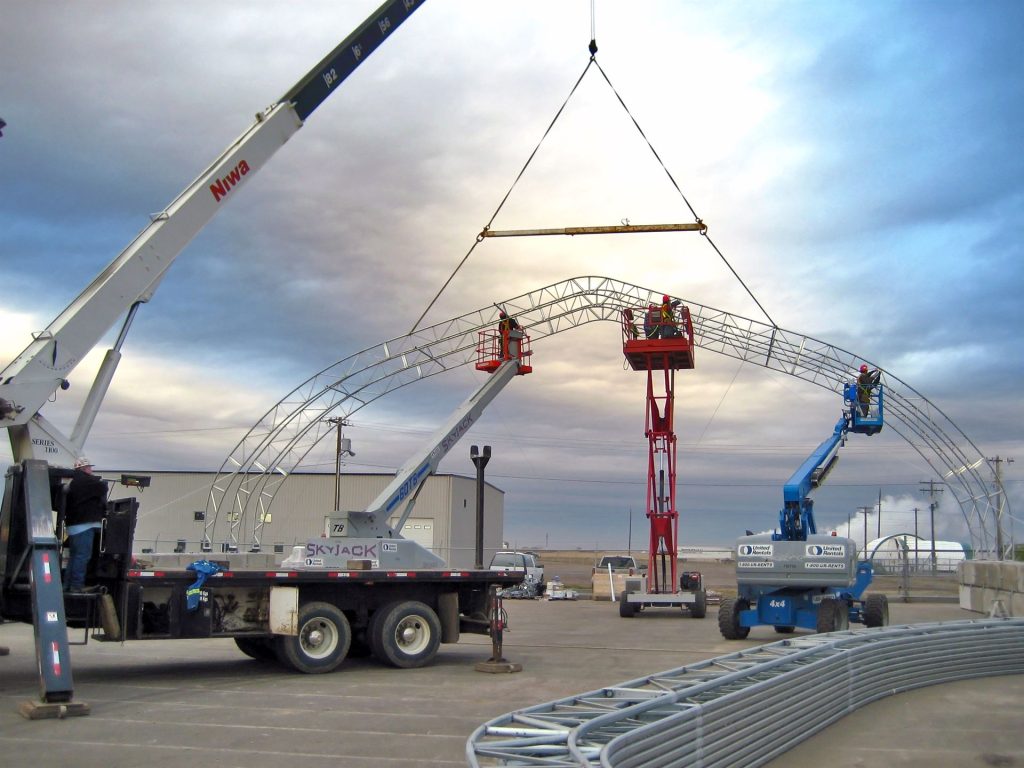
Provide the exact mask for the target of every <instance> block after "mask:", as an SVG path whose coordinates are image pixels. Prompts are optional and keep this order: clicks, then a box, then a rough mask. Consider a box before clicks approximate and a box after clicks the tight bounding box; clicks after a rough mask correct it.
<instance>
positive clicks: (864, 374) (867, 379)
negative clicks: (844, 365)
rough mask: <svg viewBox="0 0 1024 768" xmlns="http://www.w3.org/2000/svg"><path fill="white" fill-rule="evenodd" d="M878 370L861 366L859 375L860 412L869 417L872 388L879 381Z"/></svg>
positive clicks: (858, 398)
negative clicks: (870, 369)
mask: <svg viewBox="0 0 1024 768" xmlns="http://www.w3.org/2000/svg"><path fill="white" fill-rule="evenodd" d="M877 374H878V372H877V371H874V372H872V371H869V370H868V367H867V366H866V365H862V366H861V367H860V375H859V376H858V377H857V402H858V403H859V404H860V412H861V415H863V416H864V418H867V415H868V411H869V410H871V389H872V387H874V386H875V384H876V383H877V382H878V377H877Z"/></svg>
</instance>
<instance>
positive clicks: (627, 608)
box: [619, 592, 636, 619]
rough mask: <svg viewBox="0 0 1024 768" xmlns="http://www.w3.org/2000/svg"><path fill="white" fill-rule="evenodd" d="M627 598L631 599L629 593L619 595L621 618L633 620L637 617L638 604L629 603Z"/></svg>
mask: <svg viewBox="0 0 1024 768" xmlns="http://www.w3.org/2000/svg"><path fill="white" fill-rule="evenodd" d="M627 597H629V592H620V593H619V616H621V617H622V618H624V619H632V618H633V617H634V616H636V603H631V602H629V601H628V600H627V599H626V598H627Z"/></svg>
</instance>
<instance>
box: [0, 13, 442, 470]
mask: <svg viewBox="0 0 1024 768" xmlns="http://www.w3.org/2000/svg"><path fill="white" fill-rule="evenodd" d="M423 2H424V0H389V2H385V3H384V4H383V5H381V6H380V7H379V8H377V10H376V11H375V12H374V13H373V14H372V15H371V16H370V17H369V18H367V19H366V21H364V22H363V23H362V25H360V26H359V28H357V29H356V30H355V31H354V32H353V33H352V34H350V35H349V36H348V37H347V38H345V40H344V41H342V42H341V43H340V44H339V45H338V46H337V47H336V48H335V49H334V50H333V51H331V53H329V54H328V55H327V56H326V57H325V58H324V59H323V60H322V61H321V62H320V63H319V64H317V66H316V67H314V68H313V69H312V70H310V71H309V72H308V73H307V74H306V75H305V76H304V77H303V78H302V79H301V80H300V81H299V82H298V83H297V84H296V85H295V86H294V87H293V88H292V89H291V90H290V91H289V92H288V93H286V94H285V95H284V96H283V97H282V98H281V99H280V100H279V101H278V102H277V103H275V104H273V105H272V106H270V107H268V108H267V109H266V110H265V111H263V112H260V113H258V114H257V115H256V122H255V123H254V124H253V125H252V126H251V127H250V128H249V129H248V130H247V131H246V132H245V133H243V134H242V135H241V136H239V137H238V139H236V140H235V141H234V142H232V143H231V145H230V146H229V147H228V148H227V149H226V150H225V151H224V152H223V153H222V154H221V155H220V157H218V158H217V159H216V160H214V162H213V163H212V164H211V165H210V166H209V167H208V168H207V169H206V170H205V171H203V173H202V174H201V175H200V176H199V177H198V178H197V179H196V180H195V181H193V182H192V183H191V184H190V185H189V186H188V187H187V188H186V189H185V190H184V191H183V192H182V193H181V194H180V195H179V196H178V197H177V198H176V199H175V200H174V201H173V202H172V203H171V204H170V205H169V206H167V208H166V209H164V210H163V211H161V212H160V213H158V214H155V215H154V216H153V217H152V221H151V223H150V224H149V226H147V227H146V228H145V229H144V230H142V232H141V233H139V235H138V236H137V237H136V238H135V239H134V240H133V241H132V242H131V243H130V244H129V245H128V247H127V248H125V250H124V251H122V252H121V254H120V255H119V256H117V258H115V259H114V260H113V261H112V262H111V263H110V264H109V265H108V266H107V267H106V269H104V270H103V272H101V273H100V274H99V276H97V277H96V279H95V280H93V281H92V283H91V284H90V285H89V286H88V287H87V288H86V289H85V290H84V291H82V293H81V294H80V295H79V296H78V297H77V298H76V299H75V300H74V301H73V302H71V304H70V305H69V306H68V307H67V308H66V309H65V310H64V311H63V312H61V314H60V315H58V317H57V318H56V319H55V320H54V321H53V322H52V323H50V325H49V326H47V328H46V329H45V330H44V331H41V332H39V333H36V334H34V335H33V338H34V340H33V342H32V343H31V344H30V345H29V346H28V347H27V348H26V349H25V350H24V351H23V352H22V353H21V354H20V355H19V356H18V357H17V358H16V359H15V360H14V361H13V362H12V363H10V364H9V365H8V366H7V367H6V368H5V369H4V370H3V371H2V372H0V427H6V428H8V430H9V431H10V437H11V446H12V449H13V453H14V460H15V461H16V462H18V461H21V460H22V459H26V458H32V457H33V456H34V455H35V454H37V453H41V454H42V456H41V457H42V458H47V459H49V460H51V461H53V462H55V463H58V464H60V463H66V464H70V462H71V461H72V460H73V459H74V458H75V456H76V455H79V454H80V453H81V451H82V445H83V443H84V442H85V437H86V435H87V433H88V431H89V427H90V426H91V424H92V419H93V418H95V414H96V411H97V410H98V408H99V402H100V401H101V400H102V398H103V395H104V394H105V392H106V389H107V387H108V386H109V384H110V380H111V379H112V377H113V373H114V369H115V368H116V366H117V362H118V360H119V359H120V345H121V343H122V342H123V340H124V335H125V333H126V331H127V328H128V324H129V323H130V321H131V317H132V315H133V314H134V308H135V307H137V306H138V304H140V303H144V302H147V301H149V299H150V298H151V297H152V295H153V293H154V292H155V291H156V289H157V287H158V286H159V283H160V281H161V280H162V279H163V276H164V273H165V272H166V271H167V269H168V268H169V267H170V266H171V264H172V263H173V262H174V260H175V258H177V256H178V254H179V253H181V251H182V250H183V249H184V248H185V246H186V245H188V243H189V242H190V241H191V240H192V238H193V237H195V236H196V234H197V233H198V232H199V231H200V230H201V229H202V228H203V227H204V226H205V225H206V223H207V222H208V221H209V220H210V219H212V218H213V216H214V215H216V213H217V212H218V211H219V210H220V208H221V206H222V205H223V204H224V203H226V202H228V200H230V199H231V198H233V197H235V196H236V193H237V190H238V188H239V187H240V186H242V185H243V184H244V183H245V182H246V181H248V180H249V179H250V178H251V177H252V176H253V174H255V172H256V171H257V170H259V169H260V168H261V167H262V166H263V164H264V163H265V162H266V161H267V160H268V159H270V157H271V156H272V155H273V154H274V153H275V152H276V151H277V150H278V149H279V148H280V147H281V146H282V145H283V144H284V143H285V142H286V141H287V140H288V139H289V138H290V137H291V136H292V134H294V133H295V132H296V131H298V129H299V128H301V127H302V124H303V121H304V120H305V119H306V118H307V117H308V116H309V115H310V114H311V113H312V112H313V111H314V110H315V109H316V108H317V107H318V106H319V105H320V104H321V103H322V102H323V101H324V100H325V99H326V98H327V97H328V96H330V94H331V93H333V91H334V90H335V89H336V88H337V86H338V85H340V84H341V83H342V82H343V81H344V80H345V78H347V77H348V76H349V75H350V74H352V72H354V71H355V69H356V68H357V67H358V66H359V65H360V64H361V63H362V62H363V60H364V59H365V58H366V57H367V56H369V55H370V54H371V53H372V52H373V51H374V50H375V49H376V48H377V46H379V45H380V44H381V43H382V42H383V41H384V40H385V39H386V38H387V37H388V36H389V35H390V33H391V32H393V31H394V30H395V29H396V28H397V27H398V26H399V25H400V24H401V23H402V22H403V21H405V19H407V18H408V17H409V16H410V15H411V14H412V13H413V12H414V11H415V10H417V9H418V8H419V6H420V5H422V4H423ZM126 310H131V311H130V312H129V316H128V321H127V322H126V324H125V327H124V330H123V331H122V333H121V337H120V338H119V339H118V343H117V345H116V346H115V348H114V349H113V350H111V352H108V355H107V359H106V360H104V363H103V367H102V368H101V370H100V374H99V375H98V376H97V379H96V382H95V383H94V385H93V390H92V392H90V395H89V398H88V400H87V403H86V406H85V407H84V408H83V415H82V416H81V417H80V418H79V423H78V424H77V425H76V427H75V431H74V433H73V434H72V436H71V438H68V437H65V436H64V435H63V434H61V433H60V431H58V430H57V429H56V428H54V427H53V425H51V424H49V423H48V422H47V421H46V420H45V419H44V418H42V416H40V414H39V409H40V408H42V406H43V404H44V403H46V401H47V399H48V398H50V397H51V395H53V393H54V392H56V391H57V389H58V388H66V387H67V384H66V381H67V376H68V375H69V374H70V372H71V371H72V370H73V369H74V368H75V366H76V365H78V363H79V362H81V360H82V358H83V357H85V355H86V354H88V353H89V351H90V350H92V348H93V347H94V346H96V344H98V343H99V341H100V340H101V339H102V338H103V336H104V335H105V334H106V332H107V331H108V330H109V329H110V328H112V327H113V325H114V323H116V322H117V319H118V317H120V316H121V315H122V314H123V313H124V312H125V311H126Z"/></svg>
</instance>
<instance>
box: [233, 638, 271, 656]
mask: <svg viewBox="0 0 1024 768" xmlns="http://www.w3.org/2000/svg"><path fill="white" fill-rule="evenodd" d="M235 645H237V646H238V650H240V651H241V652H242V653H244V654H245V655H246V656H248V657H249V658H250V659H256V660H257V661H277V653H275V651H274V639H273V638H272V637H236V638H235Z"/></svg>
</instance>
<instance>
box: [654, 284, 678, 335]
mask: <svg viewBox="0 0 1024 768" xmlns="http://www.w3.org/2000/svg"><path fill="white" fill-rule="evenodd" d="M680 303H681V302H680V301H679V299H673V298H672V297H671V296H669V295H668V294H665V295H664V296H662V297H661V316H660V318H659V321H660V326H661V338H663V339H670V338H676V337H677V336H681V335H682V334H681V333H680V331H679V327H678V326H677V325H676V307H678V306H679V304H680Z"/></svg>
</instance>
